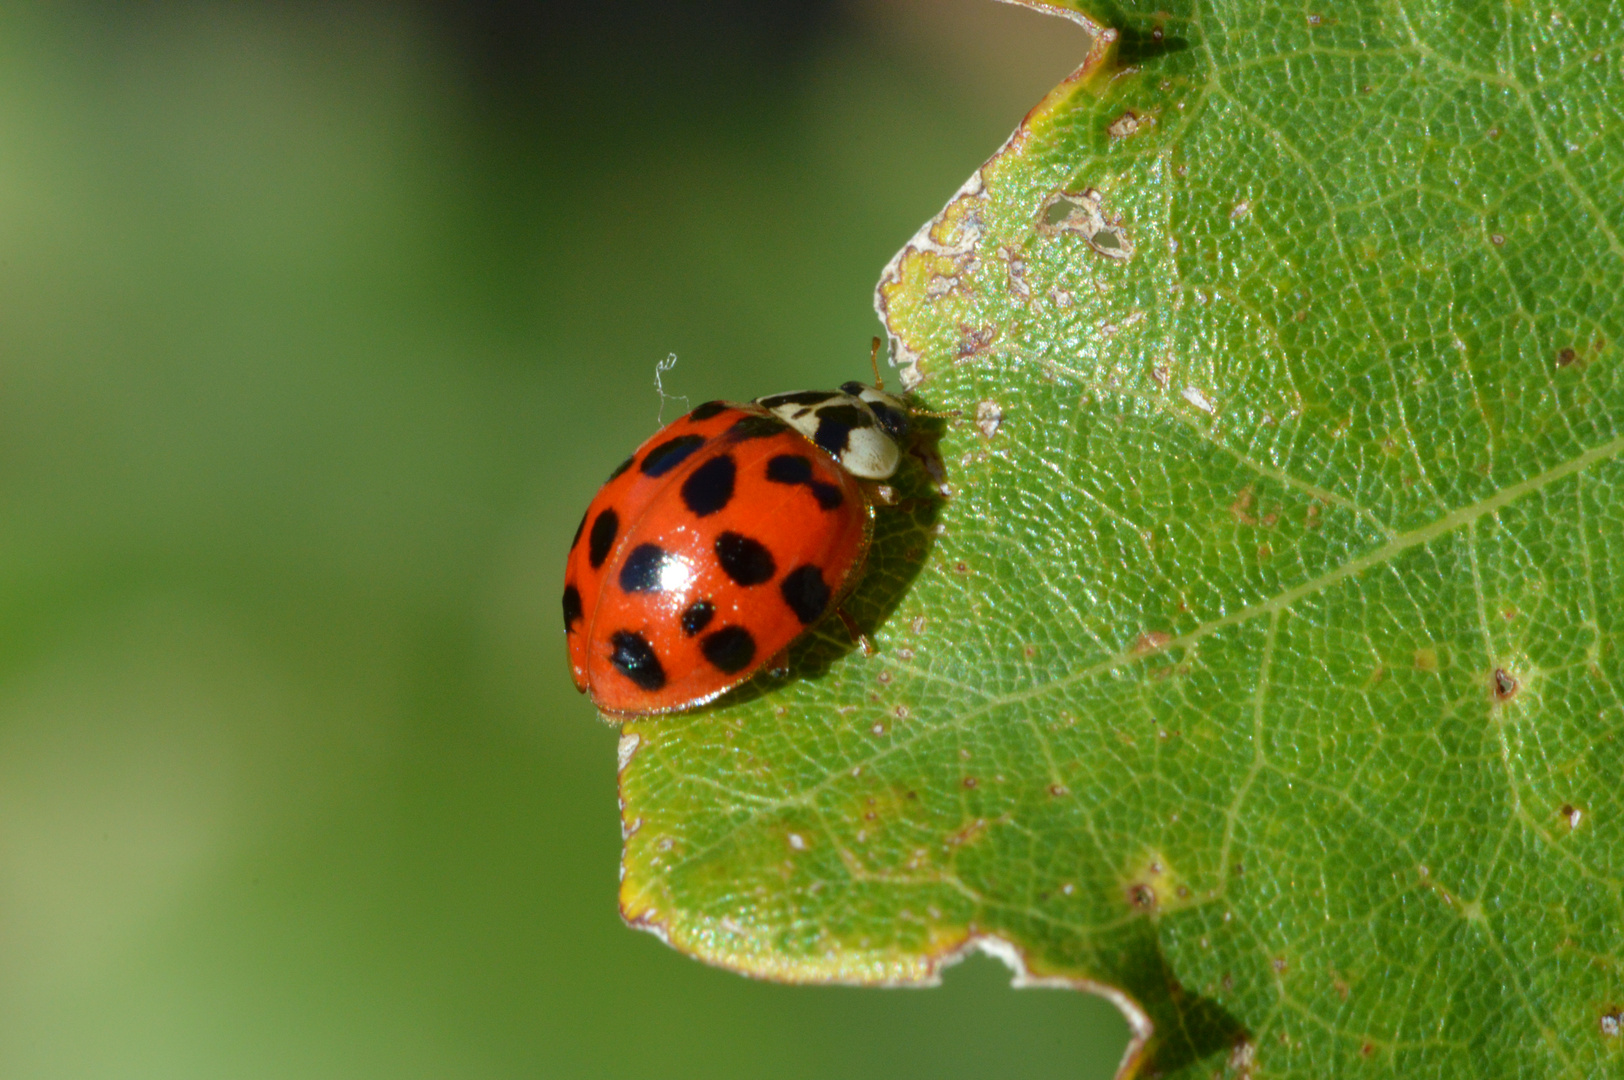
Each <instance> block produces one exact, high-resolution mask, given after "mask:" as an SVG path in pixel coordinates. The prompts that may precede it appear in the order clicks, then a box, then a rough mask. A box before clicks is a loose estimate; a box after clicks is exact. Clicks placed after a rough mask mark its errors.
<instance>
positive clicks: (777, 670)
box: [767, 645, 789, 679]
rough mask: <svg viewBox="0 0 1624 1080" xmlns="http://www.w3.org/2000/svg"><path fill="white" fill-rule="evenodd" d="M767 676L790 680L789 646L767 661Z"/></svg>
mask: <svg viewBox="0 0 1624 1080" xmlns="http://www.w3.org/2000/svg"><path fill="white" fill-rule="evenodd" d="M767 674H768V675H771V676H772V677H773V678H775V679H787V678H789V646H787V645H786V646H784V647H783V648H782V649H779V650H778V654H777V655H776V656H774V657H773V658H772V659H771V660H769V661H767Z"/></svg>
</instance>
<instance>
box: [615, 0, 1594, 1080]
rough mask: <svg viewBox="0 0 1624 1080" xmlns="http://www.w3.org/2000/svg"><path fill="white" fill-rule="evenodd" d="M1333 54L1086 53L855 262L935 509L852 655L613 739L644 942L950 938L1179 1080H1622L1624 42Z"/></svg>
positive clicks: (846, 961) (1487, 39) (819, 972)
mask: <svg viewBox="0 0 1624 1080" xmlns="http://www.w3.org/2000/svg"><path fill="white" fill-rule="evenodd" d="M1033 6H1043V7H1047V8H1050V9H1055V8H1056V7H1057V5H1055V4H1039V3H1037V2H1036V0H1033ZM1155 12H1160V13H1159V14H1157V13H1155ZM1313 12H1314V9H1313V8H1310V9H1308V10H1307V11H1305V10H1304V9H1303V8H1302V7H1300V6H1294V5H1273V4H1259V5H1245V4H1241V3H1204V4H1193V3H1178V2H1171V0H1158V3H1157V5H1155V8H1154V9H1153V8H1152V7H1151V6H1150V5H1145V6H1144V7H1143V9H1141V8H1138V7H1128V6H1124V7H1122V8H1120V9H1113V10H1112V11H1111V12H1110V17H1109V20H1108V23H1109V25H1110V26H1111V27H1113V28H1114V31H1115V32H1114V33H1112V32H1110V31H1106V30H1104V28H1103V27H1104V23H1102V24H1100V25H1099V26H1095V27H1094V29H1095V31H1096V36H1095V39H1094V41H1095V44H1094V48H1093V51H1092V52H1091V53H1090V55H1089V58H1088V61H1087V63H1086V64H1085V65H1084V67H1083V68H1082V69H1080V70H1079V72H1078V73H1077V74H1076V75H1075V76H1073V78H1072V79H1071V80H1069V81H1068V82H1067V83H1065V84H1063V85H1062V86H1061V87H1059V88H1058V89H1056V90H1055V91H1054V92H1053V93H1052V94H1051V95H1050V96H1049V97H1048V98H1047V99H1046V100H1045V101H1044V102H1043V103H1042V105H1041V106H1040V107H1039V108H1038V109H1036V110H1035V111H1034V112H1033V113H1032V114H1031V115H1030V116H1028V117H1027V119H1026V121H1025V122H1024V123H1023V124H1022V126H1021V128H1020V129H1019V130H1018V131H1017V132H1016V134H1015V135H1014V136H1013V137H1012V139H1011V140H1010V142H1009V143H1008V144H1007V145H1006V146H1005V147H1004V148H1003V149H1002V150H1001V151H1000V152H999V153H998V154H997V155H996V156H995V157H994V158H993V159H992V160H991V161H989V162H988V163H987V165H986V166H984V167H983V168H982V169H981V170H980V171H979V172H978V173H977V175H976V176H975V177H973V178H972V179H971V180H970V182H969V183H968V184H966V186H965V187H964V189H963V190H962V191H961V192H960V193H959V195H958V196H957V197H955V198H954V199H953V201H952V202H951V203H950V204H949V205H948V206H947V208H946V209H945V210H944V211H943V213H942V214H941V215H940V216H939V217H938V218H937V219H936V220H935V221H933V222H931V223H930V224H929V225H928V226H927V227H926V228H925V229H924V230H922V231H921V232H920V234H919V236H917V237H916V238H915V239H914V241H913V242H912V243H911V244H909V246H908V247H907V248H906V249H905V250H904V251H903V252H902V253H901V254H899V256H898V257H897V259H896V261H894V262H893V264H892V265H891V267H889V268H888V269H887V271H886V274H885V277H884V279H883V280H882V283H881V287H880V291H879V306H880V309H881V313H882V315H883V317H884V318H885V321H886V323H887V326H888V327H889V329H890V332H891V340H892V348H893V352H894V354H895V355H897V356H899V357H900V358H901V359H902V360H903V361H904V362H905V363H906V364H907V367H906V369H905V371H904V377H905V379H906V380H907V382H908V385H909V386H910V387H913V388H916V389H917V390H918V392H919V394H920V396H921V400H922V401H924V402H926V403H928V404H929V405H930V407H932V408H935V409H942V410H957V411H958V415H957V416H956V417H949V418H947V419H945V420H944V421H941V422H939V423H938V424H937V425H936V431H935V432H934V435H933V436H928V437H927V438H926V439H925V446H926V449H927V450H928V448H929V447H930V446H931V445H932V444H934V445H935V447H936V449H937V451H938V452H939V454H940V458H941V461H942V463H943V464H944V465H945V476H946V485H947V489H948V492H949V496H948V497H947V498H945V499H941V498H932V497H931V491H932V484H933V481H932V480H931V479H930V477H929V476H928V475H927V472H926V470H924V469H923V468H922V467H919V466H917V465H916V466H915V467H914V468H912V469H911V471H910V472H909V473H908V474H907V476H906V477H905V478H904V480H903V481H902V483H903V486H904V488H905V489H906V490H905V492H904V494H905V495H908V496H909V498H908V499H907V500H906V501H905V502H904V504H903V506H902V507H901V508H899V509H882V510H880V511H879V526H878V534H877V539H876V543H875V548H874V551H873V554H872V557H871V568H870V570H869V573H868V575H867V577H866V578H865V580H864V582H863V584H862V586H861V588H860V590H859V591H858V593H857V594H856V595H855V596H854V597H853V598H852V601H851V607H852V610H853V612H854V614H855V615H856V617H857V619H858V621H859V622H860V623H862V624H864V625H865V626H867V627H869V628H870V632H871V633H872V634H873V637H874V640H875V643H876V644H877V645H878V647H879V653H878V655H876V656H873V657H867V656H864V655H862V654H861V653H859V652H856V651H854V650H853V649H852V647H851V643H850V642H849V640H848V639H847V638H846V637H845V635H844V634H843V633H842V632H841V630H840V627H839V625H838V624H837V623H831V624H830V625H828V626H826V627H824V628H822V629H821V630H820V631H818V632H817V634H816V635H815V636H814V637H813V638H812V639H810V640H809V641H808V642H806V643H805V645H804V647H803V648H801V649H800V650H799V652H798V653H797V654H796V658H795V671H794V675H793V677H792V678H791V679H790V680H789V681H787V682H784V683H773V682H772V681H771V680H768V679H762V680H758V682H757V683H755V684H753V685H752V686H751V687H748V688H746V690H745V691H744V692H742V693H740V694H736V695H733V696H731V697H729V698H728V699H727V700H725V701H724V702H723V703H722V704H721V705H720V706H719V707H715V708H710V709H705V710H702V711H699V712H696V713H693V714H690V715H683V716H676V717H670V718H664V719H656V720H649V721H645V722H639V723H634V724H628V725H627V726H626V728H625V735H624V738H623V741H622V759H623V764H622V773H621V791H622V796H623V805H624V820H625V828H626V835H627V839H626V850H625V856H624V881H623V884H622V892H621V902H622V908H623V911H624V913H625V915H626V918H627V919H628V920H629V921H630V922H632V923H633V924H634V925H638V926H642V927H644V928H647V929H651V930H654V931H656V932H658V933H659V934H661V935H662V936H663V937H664V938H665V939H667V940H668V941H670V943H671V944H673V945H674V946H676V947H677V948H679V949H682V950H684V951H685V952H688V953H691V954H692V955H694V956H697V957H699V958H701V959H704V960H706V961H708V962H711V963H716V964H721V965H723V966H726V967H730V968H733V969H736V970H739V971H743V972H747V973H751V974H755V975H759V976H764V977H768V978H775V979H785V980H794V981H825V980H838V981H849V982H859V983H874V984H894V983H909V982H921V981H929V980H931V979H932V978H933V976H934V975H935V973H936V972H937V971H938V969H939V968H940V967H941V965H942V964H944V963H946V962H949V961H951V960H953V959H955V958H957V957H958V956H960V955H962V953H963V951H964V950H965V949H966V948H969V947H973V946H975V945H980V946H981V947H983V948H987V949H989V950H990V951H993V952H995V953H996V954H998V955H1002V956H1004V957H1006V958H1007V959H1009V960H1011V962H1012V963H1014V964H1015V965H1017V967H1018V970H1019V971H1021V972H1023V973H1024V977H1025V978H1027V979H1032V980H1058V981H1061V982H1064V983H1065V984H1068V985H1076V986H1079V987H1083V988H1090V989H1097V990H1101V991H1102V992H1106V993H1109V994H1112V995H1113V997H1114V999H1115V1000H1117V1001H1118V1003H1119V1004H1120V1005H1122V1007H1123V1008H1124V1010H1125V1011H1126V1012H1127V1013H1128V1015H1129V1017H1130V1020H1131V1021H1132V1022H1133V1024H1134V1025H1135V1030H1136V1031H1137V1032H1138V1033H1139V1035H1140V1036H1141V1037H1142V1036H1145V1035H1146V1034H1147V1033H1148V1034H1149V1038H1148V1040H1145V1039H1141V1040H1139V1041H1136V1044H1135V1046H1134V1047H1132V1048H1130V1055H1134V1054H1137V1055H1138V1056H1137V1058H1136V1062H1137V1064H1138V1066H1139V1067H1141V1068H1142V1069H1148V1070H1156V1071H1160V1072H1162V1073H1165V1074H1168V1075H1187V1076H1192V1077H1193V1076H1202V1077H1205V1076H1209V1075H1214V1074H1216V1073H1221V1072H1223V1071H1224V1070H1225V1069H1228V1070H1230V1072H1229V1075H1252V1074H1255V1075H1259V1076H1299V1077H1325V1076H1332V1075H1344V1074H1348V1075H1365V1073H1363V1072H1359V1071H1358V1070H1359V1069H1371V1070H1375V1071H1376V1072H1378V1073H1382V1074H1389V1075H1404V1076H1514V1075H1517V1076H1572V1077H1583V1076H1596V1075H1600V1074H1601V1073H1603V1072H1613V1071H1615V1070H1620V1069H1624V1045H1621V1044H1624V1036H1621V1035H1620V1033H1619V1032H1620V1026H1621V1024H1624V1021H1621V1020H1620V1019H1619V1009H1620V1007H1621V1006H1624V971H1621V968H1620V964H1621V957H1624V947H1621V935H1624V898H1621V889H1624V865H1621V855H1624V844H1621V841H1620V837H1621V835H1624V834H1621V831H1620V823H1621V821H1624V797H1621V793H1624V743H1621V740H1620V738H1619V736H1620V733H1621V732H1624V665H1621V663H1620V651H1619V645H1620V641H1619V637H1620V629H1621V618H1624V494H1621V490H1624V487H1621V485H1624V467H1621V464H1620V456H1621V454H1624V430H1621V429H1624V379H1621V376H1620V369H1619V347H1618V344H1617V343H1618V342H1619V341H1620V340H1621V339H1624V325H1620V324H1621V321H1624V320H1621V318H1620V312H1619V310H1618V307H1619V305H1618V297H1619V296H1620V290H1621V286H1624V244H1621V240H1620V238H1621V236H1624V194H1621V186H1620V184H1621V180H1624V119H1621V117H1620V114H1619V112H1618V100H1619V97H1618V93H1617V91H1618V88H1619V87H1620V86H1624V72H1621V70H1620V67H1621V57H1624V33H1621V27H1620V14H1619V12H1618V10H1617V9H1616V8H1615V7H1613V6H1611V5H1609V4H1607V3H1604V2H1602V0H1589V2H1583V3H1572V4H1569V5H1566V6H1562V7H1560V8H1559V9H1555V10H1553V9H1551V8H1549V7H1546V6H1536V5H1509V4H1488V3H1443V2H1407V3H1387V4H1370V5H1363V4H1361V5H1348V4H1339V5H1326V10H1325V11H1324V13H1323V14H1319V15H1316V14H1314V13H1313ZM1080 21H1084V22H1085V23H1087V22H1088V20H1087V19H1081V18H1080ZM841 377H846V376H841ZM1133 1065H1134V1062H1130V1063H1128V1065H1127V1067H1128V1068H1129V1069H1131V1068H1132V1067H1133Z"/></svg>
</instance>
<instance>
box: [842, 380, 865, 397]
mask: <svg viewBox="0 0 1624 1080" xmlns="http://www.w3.org/2000/svg"><path fill="white" fill-rule="evenodd" d="M867 389H868V387H867V386H864V385H863V384H862V383H860V382H858V381H857V380H856V379H852V380H851V381H850V382H843V383H841V384H840V392H841V393H842V394H850V395H851V396H852V397H854V398H860V397H862V396H863V391H864V390H867Z"/></svg>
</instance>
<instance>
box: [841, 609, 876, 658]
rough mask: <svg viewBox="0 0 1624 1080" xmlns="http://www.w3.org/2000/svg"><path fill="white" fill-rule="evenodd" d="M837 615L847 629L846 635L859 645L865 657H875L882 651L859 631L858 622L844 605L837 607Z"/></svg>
mask: <svg viewBox="0 0 1624 1080" xmlns="http://www.w3.org/2000/svg"><path fill="white" fill-rule="evenodd" d="M835 614H836V615H839V616H840V621H841V623H842V624H844V625H845V627H846V633H848V634H850V635H851V639H852V640H853V641H855V642H856V643H857V647H858V648H859V649H861V650H862V651H863V655H864V656H873V655H874V654H875V653H877V652H879V651H880V650H878V649H876V648H875V647H874V643H873V642H872V641H870V640H869V638H868V635H867V634H865V633H863V632H862V630H860V629H858V627H857V620H855V619H853V618H852V617H851V614H850V612H848V611H847V610H846V607H845V605H844V604H836V605H835Z"/></svg>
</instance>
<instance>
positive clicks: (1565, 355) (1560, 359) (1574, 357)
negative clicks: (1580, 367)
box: [1556, 348, 1579, 367]
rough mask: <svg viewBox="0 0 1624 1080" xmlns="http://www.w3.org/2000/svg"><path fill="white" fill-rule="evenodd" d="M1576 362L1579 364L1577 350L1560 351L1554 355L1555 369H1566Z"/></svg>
mask: <svg viewBox="0 0 1624 1080" xmlns="http://www.w3.org/2000/svg"><path fill="white" fill-rule="evenodd" d="M1578 362H1579V352H1578V350H1577V349H1572V348H1568V349H1562V350H1561V351H1559V352H1558V353H1557V354H1556V366H1557V367H1567V366H1569V365H1570V364H1576V363H1578Z"/></svg>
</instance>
